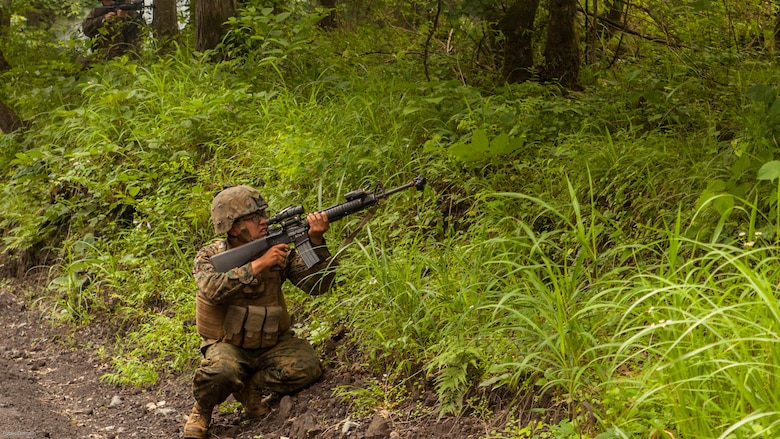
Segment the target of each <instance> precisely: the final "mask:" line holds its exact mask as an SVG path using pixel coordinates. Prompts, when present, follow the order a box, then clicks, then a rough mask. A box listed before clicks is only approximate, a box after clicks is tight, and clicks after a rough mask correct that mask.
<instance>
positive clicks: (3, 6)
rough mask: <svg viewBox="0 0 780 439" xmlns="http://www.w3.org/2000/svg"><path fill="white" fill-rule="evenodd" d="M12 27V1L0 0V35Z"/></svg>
mask: <svg viewBox="0 0 780 439" xmlns="http://www.w3.org/2000/svg"><path fill="white" fill-rule="evenodd" d="M10 27H11V0H0V35H5V33H6V32H8V29H9V28H10Z"/></svg>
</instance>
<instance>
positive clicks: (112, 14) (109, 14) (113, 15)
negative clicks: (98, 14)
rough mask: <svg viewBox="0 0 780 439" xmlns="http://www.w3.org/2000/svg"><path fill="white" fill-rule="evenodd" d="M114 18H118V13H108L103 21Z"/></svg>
mask: <svg viewBox="0 0 780 439" xmlns="http://www.w3.org/2000/svg"><path fill="white" fill-rule="evenodd" d="M114 17H116V12H114V11H111V12H106V15H104V16H103V20H112V19H113V18H114Z"/></svg>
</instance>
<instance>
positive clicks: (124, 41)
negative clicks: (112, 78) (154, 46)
mask: <svg viewBox="0 0 780 439" xmlns="http://www.w3.org/2000/svg"><path fill="white" fill-rule="evenodd" d="M101 3H102V4H103V6H99V7H96V8H94V9H92V10H91V11H90V12H89V15H87V18H85V19H84V21H83V22H82V23H81V29H82V31H83V32H84V35H86V36H87V37H89V38H91V39H92V53H93V54H94V55H95V57H96V58H99V59H111V58H115V57H117V56H122V55H124V54H130V55H137V54H138V53H139V51H140V48H141V34H142V32H143V28H144V26H145V25H146V22H145V21H144V19H143V16H142V15H141V9H140V6H139V8H137V9H123V8H119V7H118V6H119V4H120V3H124V2H121V1H120V2H117V1H114V0H102V1H101ZM141 5H142V4H141Z"/></svg>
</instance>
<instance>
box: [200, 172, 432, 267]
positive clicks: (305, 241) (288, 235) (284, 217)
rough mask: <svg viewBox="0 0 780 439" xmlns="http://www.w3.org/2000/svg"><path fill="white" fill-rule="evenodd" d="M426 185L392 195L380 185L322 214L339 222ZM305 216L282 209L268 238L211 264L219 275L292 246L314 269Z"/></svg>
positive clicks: (417, 183)
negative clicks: (283, 246) (276, 248)
mask: <svg viewBox="0 0 780 439" xmlns="http://www.w3.org/2000/svg"><path fill="white" fill-rule="evenodd" d="M425 183H426V180H425V178H423V177H416V178H415V179H414V180H412V181H411V182H409V183H407V184H405V185H402V186H399V187H397V188H395V189H390V190H389V191H385V190H384V189H383V188H382V185H381V183H377V188H376V189H375V190H374V191H373V192H369V191H367V190H365V189H357V190H354V191H352V192H349V193H348V194H346V195H344V198H345V199H346V200H347V201H346V202H344V203H341V204H337V205H335V206H332V207H329V208H327V209H325V210H323V212H324V213H325V214H326V215H328V222H333V221H338V220H340V219H341V218H343V217H345V216H347V215H350V214H353V213H355V212H359V211H361V210H364V209H368V208H369V207H372V206H374V205H376V204H378V203H379V201H380V200H382V199H384V198H387V197H389V196H390V195H392V194H394V193H396V192H400V191H402V190H405V189H409V188H412V187H413V188H415V189H417V190H418V191H420V190H422V189H423V188H424V187H425ZM303 213H304V209H303V206H290V207H287V208H285V209H283V210H282V211H281V212H279V213H277V214H276V215H274V216H272V217H270V218H268V219H267V220H266V223H267V224H268V225H269V226H270V227H269V228H268V233H267V234H266V236H264V237H262V238H260V239H256V240H254V241H251V242H248V243H246V244H244V245H242V246H240V247H236V248H232V249H230V250H227V251H225V252H222V253H218V254H216V255H214V256H212V257H211V264H212V265H214V268H215V269H216V270H217V271H218V272H220V273H224V272H226V271H228V270H231V269H233V268H236V267H240V266H242V265H244V264H246V263H247V262H249V261H252V260H254V259H256V258H258V257H259V256H261V255H262V254H263V253H265V252H266V251H267V250H268V249H269V248H271V247H273V246H275V245H278V244H290V243H292V244H294V245H295V248H296V249H297V250H298V254H299V255H300V256H301V259H303V262H304V263H305V264H306V267H307V268H311V267H312V266H314V265H315V264H317V263H318V262H320V258H319V256H317V254H316V253H315V252H314V247H313V246H312V244H311V242H310V241H309V223H308V222H306V219H304V218H301V216H302V215H303Z"/></svg>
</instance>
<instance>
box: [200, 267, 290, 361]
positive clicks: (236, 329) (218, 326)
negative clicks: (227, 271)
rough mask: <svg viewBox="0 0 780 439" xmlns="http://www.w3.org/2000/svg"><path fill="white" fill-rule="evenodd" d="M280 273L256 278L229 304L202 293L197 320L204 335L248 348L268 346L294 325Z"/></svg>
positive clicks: (271, 273) (229, 301)
mask: <svg viewBox="0 0 780 439" xmlns="http://www.w3.org/2000/svg"><path fill="white" fill-rule="evenodd" d="M282 282H283V279H282V276H281V274H280V273H279V272H270V273H264V274H263V275H262V277H261V278H257V277H256V278H255V279H253V280H252V282H251V283H249V284H248V285H244V286H243V288H242V290H241V291H240V292H238V293H237V294H235V295H234V296H233V297H232V298H230V299H229V300H228V301H226V302H225V303H220V304H214V303H213V302H211V301H209V300H208V299H206V298H205V297H202V296H201V295H200V293H198V294H197V296H196V301H195V323H196V325H197V327H198V333H199V334H200V335H201V337H203V338H206V339H212V340H220V341H224V342H227V343H230V344H233V345H236V346H240V347H242V348H245V349H259V348H268V347H271V346H273V345H275V344H276V341H277V339H278V337H279V334H281V333H283V332H286V331H288V330H289V329H290V326H291V324H292V322H291V319H290V314H289V313H288V311H287V303H286V302H285V301H284V296H283V295H282Z"/></svg>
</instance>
